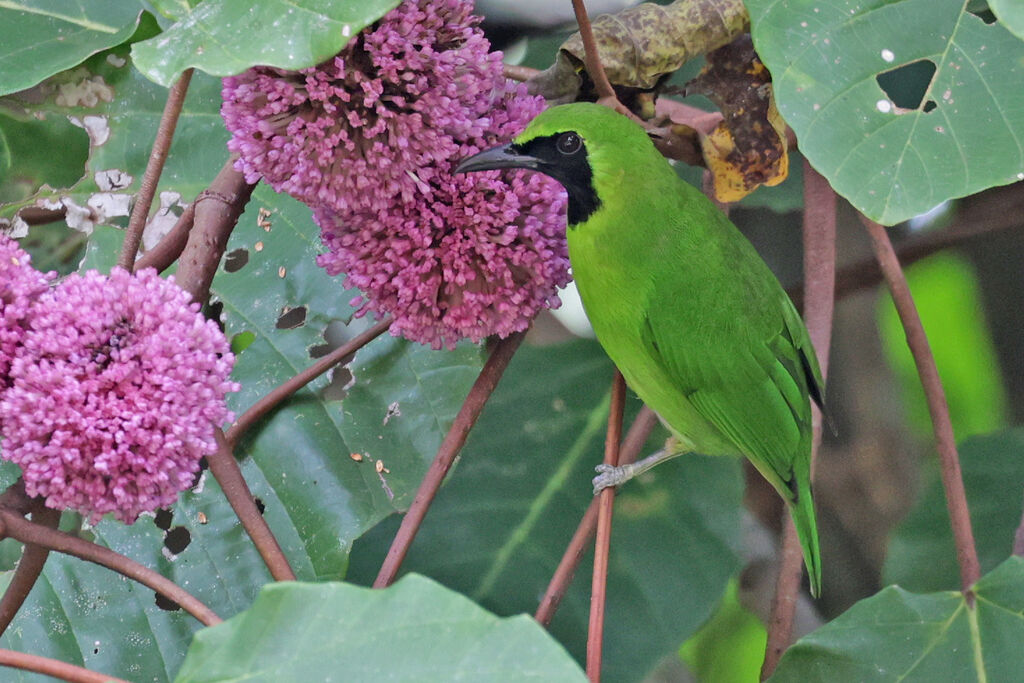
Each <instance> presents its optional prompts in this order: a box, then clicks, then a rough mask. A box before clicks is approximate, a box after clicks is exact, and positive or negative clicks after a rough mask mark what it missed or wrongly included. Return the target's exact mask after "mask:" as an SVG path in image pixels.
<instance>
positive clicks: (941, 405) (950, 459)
mask: <svg viewBox="0 0 1024 683" xmlns="http://www.w3.org/2000/svg"><path fill="white" fill-rule="evenodd" d="M861 222H862V223H863V224H864V227H866V228H867V231H868V235H869V236H870V237H871V246H872V248H873V249H874V251H875V257H876V258H877V259H878V264H879V266H881V269H882V275H883V276H884V277H885V281H886V284H887V285H888V286H889V291H890V293H891V294H892V300H893V303H894V304H896V313H897V314H898V315H899V318H900V322H901V323H902V324H903V330H904V333H905V334H906V336H907V346H909V347H910V352H911V354H912V355H913V357H914V365H916V366H917V374H918V376H919V377H920V378H921V385H922V387H923V388H924V394H925V399H926V400H927V403H928V414H929V415H930V416H931V419H932V429H933V430H934V432H935V448H936V450H937V451H938V453H939V462H940V465H941V470H942V485H943V488H944V489H945V491H946V507H947V508H948V510H949V521H950V525H951V526H952V527H953V542H954V544H955V545H956V557H957V561H958V563H959V564H960V590H961V592H963V593H964V595H965V596H966V598H967V601H968V604H970V605H973V604H974V595H973V593H971V586H973V585H974V583H975V582H976V581H977V580H978V578H979V577H980V576H981V566H980V565H979V564H978V551H977V549H976V548H975V545H974V532H973V531H972V530H971V516H970V513H969V512H968V509H967V494H966V492H965V491H964V482H963V476H962V475H961V473H960V458H959V456H958V455H957V450H956V439H955V437H954V436H953V425H952V422H950V419H949V405H948V404H947V403H946V393H945V391H944V390H943V388H942V380H941V379H940V378H939V373H938V370H937V369H936V367H935V358H934V357H933V356H932V350H931V346H930V345H929V343H928V336H927V335H926V334H925V332H924V326H923V325H922V324H921V317H920V316H919V315H918V313H917V307H916V306H915V305H914V297H913V296H912V295H911V293H910V287H908V286H907V279H906V277H905V276H904V274H903V269H902V268H900V262H899V259H897V258H896V253H895V252H894V251H893V248H892V243H891V242H890V241H889V235H888V233H886V231H885V228H884V227H883V226H881V225H879V224H878V223H875V222H874V221H872V220H870V219H869V218H867V217H865V216H861Z"/></svg>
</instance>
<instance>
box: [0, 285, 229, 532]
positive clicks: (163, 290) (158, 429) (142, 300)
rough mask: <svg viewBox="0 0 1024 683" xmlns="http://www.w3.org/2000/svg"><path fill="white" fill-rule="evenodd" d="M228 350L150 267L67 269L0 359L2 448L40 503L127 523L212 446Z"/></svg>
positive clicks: (165, 497)
mask: <svg viewBox="0 0 1024 683" xmlns="http://www.w3.org/2000/svg"><path fill="white" fill-rule="evenodd" d="M233 360H234V358H233V356H232V355H231V353H230V350H229V347H228V343H227V340H226V339H225V337H224V334H223V333H222V332H221V330H220V328H219V327H217V325H216V323H214V322H212V321H208V320H206V319H204V318H203V316H202V314H201V313H200V312H199V305H198V304H195V303H192V302H191V297H190V296H189V294H188V293H187V292H185V291H184V290H182V289H181V288H179V287H177V286H176V285H175V284H174V283H173V281H172V280H171V279H167V280H164V279H162V278H160V277H159V275H157V273H156V271H155V270H152V269H147V270H144V271H141V272H139V273H136V274H134V275H132V274H130V273H128V272H127V271H125V270H123V269H120V268H115V269H114V271H113V272H112V273H111V275H110V276H105V275H101V274H99V273H97V272H96V271H89V272H87V273H85V274H84V275H78V274H72V275H69V276H68V277H67V278H65V279H64V280H63V281H61V282H60V284H58V285H57V286H56V287H55V288H54V289H52V290H49V291H47V292H45V293H43V294H42V295H41V296H39V297H38V298H37V300H36V303H35V305H34V306H33V307H32V309H31V313H30V315H29V320H28V325H27V329H26V331H25V333H24V335H23V336H22V338H21V340H20V342H19V344H18V346H17V349H16V350H15V352H14V354H13V357H12V359H11V361H10V385H9V387H8V388H7V389H6V390H4V391H3V392H2V393H0V432H2V434H3V442H2V449H3V450H2V455H3V457H4V458H5V459H7V460H10V461H11V462H14V463H16V464H18V465H20V466H21V469H22V473H23V476H24V481H25V489H26V491H27V492H28V494H29V495H31V496H43V497H44V498H45V499H46V504H47V505H48V506H49V507H52V508H56V509H65V508H73V509H76V510H79V511H80V512H82V513H84V514H87V515H89V516H90V518H91V519H93V520H94V521H95V520H96V519H98V518H99V517H100V516H102V515H103V514H105V513H108V512H109V513H113V514H114V516H115V517H117V518H118V519H120V520H122V521H124V522H126V523H131V522H133V521H135V519H136V518H137V517H138V516H139V514H140V513H142V512H144V511H152V510H155V509H157V508H158V507H161V506H165V505H169V504H171V503H173V502H174V501H175V500H176V498H177V495H178V493H179V492H180V491H182V490H184V489H186V488H188V487H189V486H190V485H191V484H192V481H193V479H194V478H195V475H196V472H197V471H198V469H199V460H200V458H201V457H203V456H204V455H206V454H208V453H211V452H213V450H214V449H215V447H216V446H215V443H214V439H213V430H214V425H220V424H222V423H224V422H225V421H226V420H228V419H230V418H231V415H230V413H229V412H228V409H227V406H226V404H225V395H226V394H227V392H230V391H237V389H238V387H237V385H236V384H234V383H233V382H231V381H230V380H229V379H228V377H229V375H230V373H231V368H232V364H233Z"/></svg>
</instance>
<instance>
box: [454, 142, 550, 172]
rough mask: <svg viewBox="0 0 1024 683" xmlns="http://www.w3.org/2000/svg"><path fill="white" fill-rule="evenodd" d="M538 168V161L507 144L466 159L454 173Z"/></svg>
mask: <svg viewBox="0 0 1024 683" xmlns="http://www.w3.org/2000/svg"><path fill="white" fill-rule="evenodd" d="M539 166H540V159H538V158H536V157H532V156H530V155H528V154H522V153H521V152H520V151H519V149H518V148H517V147H516V145H514V144H509V145H504V146H502V147H494V148H491V149H485V150H484V151H482V152H480V153H479V154H474V155H473V156H471V157H466V158H465V159H463V160H462V161H460V162H459V165H458V166H456V167H455V172H456V173H467V172H469V171H490V170H492V169H496V168H529V169H533V170H534V171H537V170H539Z"/></svg>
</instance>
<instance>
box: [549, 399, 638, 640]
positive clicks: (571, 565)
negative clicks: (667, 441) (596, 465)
mask: <svg viewBox="0 0 1024 683" xmlns="http://www.w3.org/2000/svg"><path fill="white" fill-rule="evenodd" d="M656 424H658V416H657V415H656V414H655V412H654V411H653V410H651V409H650V408H648V407H647V406H643V407H642V408H640V412H639V413H637V415H636V417H635V418H634V419H633V424H632V425H631V426H630V428H629V432H627V433H626V438H625V439H623V440H622V445H621V446H619V464H620V465H628V464H630V463H632V462H634V461H636V459H637V456H639V454H640V449H641V448H643V446H644V443H645V442H646V441H647V437H648V436H650V434H651V430H652V429H654V425H656ZM600 500H601V499H600V498H599V497H597V496H595V497H594V498H592V499H591V501H590V505H588V506H587V511H586V512H585V513H583V519H582V520H580V524H579V526H578V527H576V533H574V534H573V537H572V540H571V541H569V545H568V546H567V547H566V549H565V553H564V554H563V555H562V560H561V562H559V563H558V568H557V569H555V573H554V575H553V576H552V577H551V582H550V583H549V584H548V589H547V590H546V591H545V592H544V597H543V598H542V599H541V601H540V605H538V606H537V612H536V614H534V615H533V618H534V619H536V620H537V621H538V622H539V623H540V624H541V625H542V626H547V625H548V624H550V623H551V619H552V618H553V617H554V616H555V612H557V611H558V606H559V605H560V604H561V603H562V598H564V597H565V593H566V591H567V590H569V584H570V583H572V579H573V576H575V574H576V568H577V567H578V566H579V564H580V560H581V559H582V558H583V551H584V550H585V549H586V545H587V543H588V542H589V541H590V539H591V538H592V537H593V536H594V531H595V530H596V529H597V508H598V503H599V502H600Z"/></svg>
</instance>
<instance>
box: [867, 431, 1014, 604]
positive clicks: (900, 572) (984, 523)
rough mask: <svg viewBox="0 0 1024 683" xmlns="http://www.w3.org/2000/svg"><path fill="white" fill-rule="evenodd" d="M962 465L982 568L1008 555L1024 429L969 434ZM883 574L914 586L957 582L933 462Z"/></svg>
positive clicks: (939, 586) (892, 543)
mask: <svg viewBox="0 0 1024 683" xmlns="http://www.w3.org/2000/svg"><path fill="white" fill-rule="evenodd" d="M933 465H934V464H933ZM960 465H961V468H962V469H963V477H964V486H965V488H966V489H967V503H968V506H969V508H970V511H971V526H972V527H973V530H974V539H975V542H976V544H977V547H978V556H979V559H980V560H981V567H982V570H983V571H986V570H988V569H991V568H993V567H995V566H996V565H998V564H999V563H1000V562H1002V561H1003V560H1005V559H1006V558H1007V557H1008V556H1009V555H1010V553H1011V552H1012V549H1013V535H1014V531H1015V530H1016V528H1017V525H1018V524H1019V523H1020V516H1021V491H1024V429H1011V430H1006V431H1002V432H995V433H993V434H989V435H985V436H975V437H972V438H970V439H967V440H966V441H965V442H964V443H963V444H962V445H961V447H960ZM883 575H884V577H885V581H886V583H897V584H899V585H901V586H903V587H905V588H908V589H910V590H915V591H933V590H948V589H952V588H956V587H957V586H959V585H960V578H959V570H958V568H957V564H956V549H955V548H954V546H953V537H952V534H951V532H950V528H949V517H948V515H947V513H946V504H945V497H944V495H943V490H942V482H941V480H940V478H939V473H938V472H937V471H936V468H935V467H934V466H932V467H930V468H929V469H928V471H927V475H926V485H925V488H924V491H923V492H922V494H921V497H920V498H919V499H918V501H917V503H916V504H915V505H914V508H913V509H912V510H911V511H910V514H909V515H907V518H906V519H905V520H904V521H903V523H902V524H900V526H899V527H897V528H896V531H895V532H894V533H893V536H892V539H891V540H890V542H889V554H888V557H887V558H886V563H885V570H884V573H883Z"/></svg>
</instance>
